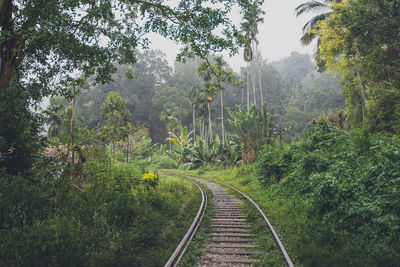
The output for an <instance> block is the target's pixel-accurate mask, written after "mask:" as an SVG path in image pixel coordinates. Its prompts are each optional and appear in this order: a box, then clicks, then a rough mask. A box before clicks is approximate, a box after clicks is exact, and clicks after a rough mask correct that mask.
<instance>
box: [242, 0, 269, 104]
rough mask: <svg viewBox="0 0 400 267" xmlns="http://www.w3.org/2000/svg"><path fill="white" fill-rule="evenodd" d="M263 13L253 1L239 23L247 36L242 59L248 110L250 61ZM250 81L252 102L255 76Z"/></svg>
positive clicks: (256, 42)
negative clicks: (244, 67) (244, 70)
mask: <svg viewBox="0 0 400 267" xmlns="http://www.w3.org/2000/svg"><path fill="white" fill-rule="evenodd" d="M264 14H265V11H263V10H262V9H261V8H260V6H258V5H256V4H255V3H254V4H252V5H251V6H250V7H249V9H248V10H247V11H246V12H245V13H244V15H243V22H242V23H241V24H240V26H241V29H242V32H243V33H244V35H245V36H246V37H247V38H248V42H249V43H248V44H247V45H246V47H245V48H244V55H243V56H244V61H246V63H247V75H246V76H247V81H246V85H247V111H249V106H250V96H249V86H250V84H249V83H250V64H249V63H250V62H251V61H252V60H253V53H254V51H255V46H257V45H258V39H257V34H258V24H259V23H263V22H264V18H263V17H262V15H264ZM252 83H253V99H254V103H255V101H256V96H255V76H254V74H253V75H252Z"/></svg>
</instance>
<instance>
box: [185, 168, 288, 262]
mask: <svg viewBox="0 0 400 267" xmlns="http://www.w3.org/2000/svg"><path fill="white" fill-rule="evenodd" d="M192 177H194V178H197V179H206V180H209V181H212V182H215V183H219V184H221V185H224V186H226V187H229V188H231V189H233V190H234V191H236V192H238V193H239V194H240V195H242V196H243V197H245V198H246V199H247V200H248V201H250V202H251V203H252V204H253V205H254V206H255V207H256V208H257V210H258V211H259V212H260V214H261V216H262V217H263V219H264V221H265V222H266V223H267V225H268V228H269V229H270V231H271V233H272V235H273V236H274V239H275V241H276V243H277V244H278V246H279V248H280V250H281V251H282V254H283V256H284V258H285V260H286V263H287V264H288V266H289V267H294V265H293V262H292V260H291V259H290V256H289V254H288V253H287V251H286V249H285V247H284V246H283V244H282V241H281V240H280V239H279V237H278V234H277V233H276V232H275V229H274V227H273V226H272V224H271V223H270V221H269V220H268V218H267V216H266V215H265V213H264V212H263V211H262V210H261V208H260V207H259V206H258V205H257V203H256V202H254V200H252V199H251V198H250V197H248V196H247V195H246V194H244V193H243V192H242V191H240V190H238V189H236V188H235V187H233V186H231V185H229V184H226V183H223V182H221V181H218V180H215V179H212V178H208V177H200V176H192Z"/></svg>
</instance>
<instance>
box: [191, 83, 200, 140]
mask: <svg viewBox="0 0 400 267" xmlns="http://www.w3.org/2000/svg"><path fill="white" fill-rule="evenodd" d="M199 95H200V89H199V87H198V86H193V87H192V90H191V92H190V96H191V99H192V111H193V137H194V138H193V145H194V144H195V143H196V108H197V107H199V106H200V105H201V99H200V98H199Z"/></svg>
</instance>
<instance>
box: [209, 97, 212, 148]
mask: <svg viewBox="0 0 400 267" xmlns="http://www.w3.org/2000/svg"><path fill="white" fill-rule="evenodd" d="M210 106H211V105H210V101H208V125H209V128H210V132H209V136H210V143H212V142H213V133H212V125H211V109H210Z"/></svg>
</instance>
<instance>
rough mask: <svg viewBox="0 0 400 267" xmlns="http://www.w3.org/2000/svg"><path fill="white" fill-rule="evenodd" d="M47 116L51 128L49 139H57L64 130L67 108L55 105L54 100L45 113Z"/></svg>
mask: <svg viewBox="0 0 400 267" xmlns="http://www.w3.org/2000/svg"><path fill="white" fill-rule="evenodd" d="M43 114H44V115H45V116H46V124H47V125H48V126H49V129H48V131H47V134H48V136H49V137H56V136H57V135H58V134H59V133H60V132H61V130H62V124H63V119H64V116H65V106H64V105H63V104H57V103H54V100H53V98H52V99H51V100H50V105H49V106H48V107H47V109H46V110H45V111H44V112H43Z"/></svg>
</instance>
